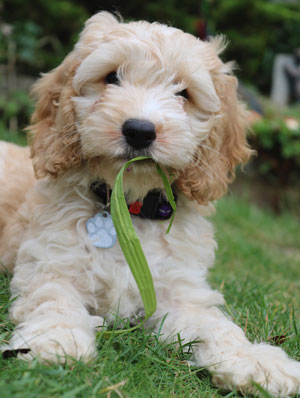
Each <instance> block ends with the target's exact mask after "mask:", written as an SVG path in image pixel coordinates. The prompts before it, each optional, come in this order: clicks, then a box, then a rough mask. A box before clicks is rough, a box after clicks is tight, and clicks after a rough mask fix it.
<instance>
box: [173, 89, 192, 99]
mask: <svg viewBox="0 0 300 398" xmlns="http://www.w3.org/2000/svg"><path fill="white" fill-rule="evenodd" d="M176 95H180V96H181V97H183V98H185V99H189V93H188V91H187V89H186V88H185V89H184V90H182V91H179V93H176Z"/></svg>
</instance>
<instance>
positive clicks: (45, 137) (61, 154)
mask: <svg viewBox="0 0 300 398" xmlns="http://www.w3.org/2000/svg"><path fill="white" fill-rule="evenodd" d="M116 24H118V20H117V19H116V18H115V17H114V16H113V15H112V14H110V13H108V12H100V13H98V14H96V15H94V16H93V17H91V18H90V19H88V20H87V21H86V23H85V28H84V29H83V31H82V32H81V34H80V40H79V42H78V43H77V44H76V46H75V49H74V51H73V52H72V53H70V54H69V55H68V56H67V57H66V59H65V60H64V62H63V63H62V64H61V65H60V66H58V67H57V68H56V69H54V70H53V71H52V72H50V73H47V74H46V75H44V76H43V77H42V78H41V79H40V80H39V81H38V82H37V83H36V84H35V86H34V87H33V94H34V95H35V96H36V97H37V104H36V108H35V112H34V113H33V116H32V119H31V125H30V126H29V128H28V130H29V142H30V143H31V156H32V158H33V167H34V170H35V174H36V177H38V178H40V177H44V176H46V175H51V176H53V177H56V176H57V175H58V174H60V173H62V172H64V171H65V170H68V169H69V168H71V167H76V166H79V165H80V164H81V161H82V154H81V144H80V137H79V135H78V134H77V131H76V121H75V111H74V106H73V103H72V100H71V98H72V97H73V96H77V95H78V93H76V92H75V90H74V89H73V87H72V79H73V77H74V75H75V72H76V69H77V68H78V66H79V64H80V62H81V61H82V59H83V58H85V57H86V56H87V55H88V54H89V53H90V52H91V51H93V49H95V48H97V47H98V46H99V42H100V41H101V38H102V37H103V35H104V34H105V32H106V31H109V30H110V29H113V27H114V25H116Z"/></svg>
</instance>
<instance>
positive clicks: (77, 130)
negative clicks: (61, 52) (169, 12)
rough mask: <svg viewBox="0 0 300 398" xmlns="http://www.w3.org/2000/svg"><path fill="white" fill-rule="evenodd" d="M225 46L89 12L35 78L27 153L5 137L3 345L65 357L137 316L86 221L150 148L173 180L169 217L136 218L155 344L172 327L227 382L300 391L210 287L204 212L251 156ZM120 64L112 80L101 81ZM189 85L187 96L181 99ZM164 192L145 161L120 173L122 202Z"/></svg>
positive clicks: (127, 286)
mask: <svg viewBox="0 0 300 398" xmlns="http://www.w3.org/2000/svg"><path fill="white" fill-rule="evenodd" d="M222 48H224V40H223V39H222V38H220V37H219V38H216V39H214V40H211V41H208V42H203V41H200V40H197V39H196V38H194V37H193V36H191V35H188V34H186V33H183V32H182V31H180V30H177V29H174V28H170V27H167V26H164V25H161V24H157V23H153V24H149V23H147V22H131V23H128V24H127V23H122V22H119V21H118V20H117V19H116V18H115V17H114V16H112V15H111V14H109V13H106V12H101V13H98V14H96V15H95V16H93V17H92V18H90V19H89V20H88V21H87V23H86V25H85V28H84V30H83V32H82V33H81V35H80V38H79V41H78V43H77V44H76V45H75V48H74V50H73V51H72V52H71V53H70V54H69V55H68V56H67V57H66V59H65V61H64V62H63V63H62V64H61V65H60V66H58V67H57V68H56V69H55V70H53V71H52V72H50V73H48V74H46V75H44V76H43V77H42V78H41V79H40V80H39V81H38V82H37V84H36V85H35V87H34V94H35V96H36V97H37V104H36V110H35V112H34V114H33V117H32V122H31V125H30V126H29V131H30V143H31V156H32V161H33V167H34V171H35V175H36V177H37V180H36V179H35V177H34V175H33V170H32V166H31V162H30V161H29V158H28V150H27V149H20V148H17V147H15V146H12V145H10V144H5V143H1V145H0V154H1V157H0V182H1V183H0V204H1V207H0V209H1V210H0V239H1V240H0V258H1V261H2V262H3V265H4V267H6V268H9V269H13V268H14V275H13V279H12V282H11V291H12V296H13V297H14V300H13V303H12V306H11V310H10V316H11V319H12V320H13V321H14V322H15V323H16V325H17V328H16V330H15V331H14V333H13V336H12V339H11V341H10V347H9V348H10V349H17V348H20V347H29V348H30V352H29V353H27V354H22V358H23V359H27V360H29V359H31V358H33V357H38V358H39V359H40V360H44V361H56V362H64V361H66V360H67V359H68V358H69V359H70V358H81V359H83V360H86V361H88V360H90V359H91V358H93V357H94V356H95V355H96V345H95V330H96V327H98V326H101V325H102V324H103V319H104V318H105V320H106V322H107V323H109V322H110V321H112V320H113V318H114V314H115V313H116V312H118V314H119V316H120V317H122V318H130V319H131V320H132V321H133V322H134V321H135V320H136V317H137V315H140V314H141V312H142V309H143V306H142V301H141V298H140V295H139V292H138V289H137V286H136V283H135V281H134V279H133V276H132V274H131V272H130V269H129V267H128V265H127V264H126V261H125V259H124V256H123V254H122V251H121V249H120V246H119V245H118V244H116V245H115V246H113V247H112V248H110V249H100V248H96V247H94V246H93V245H92V242H91V240H90V238H89V236H88V234H87V232H86V227H85V224H86V221H87V220H88V219H89V218H90V217H92V216H94V215H95V213H96V212H97V211H99V203H97V197H95V195H94V194H93V193H92V191H91V190H90V185H91V183H92V182H93V181H95V180H102V181H105V182H106V183H107V184H108V185H110V186H112V185H113V183H114V180H115V177H116V175H117V173H118V171H119V170H120V168H121V167H122V165H123V164H124V162H125V161H126V160H127V159H128V158H131V157H134V156H137V155H143V154H144V155H145V154H146V155H148V156H151V157H152V158H153V159H154V160H155V161H156V162H158V163H159V164H160V165H161V166H162V167H164V168H165V169H169V170H170V171H171V173H172V174H173V176H174V177H173V178H174V189H175V191H176V194H177V197H178V201H177V213H176V217H175V220H174V224H173V226H172V229H171V232H170V234H168V235H166V234H165V224H164V223H161V222H157V221H155V220H154V221H153V220H143V219H141V218H137V217H133V218H132V221H133V223H134V227H135V229H136V231H137V234H138V236H139V238H140V240H141V244H142V246H143V248H144V251H145V255H146V258H147V259H148V263H149V267H150V270H151V273H152V276H153V280H154V286H155V291H156V296H157V302H158V307H157V310H156V312H155V314H154V315H153V316H152V317H151V319H149V320H148V326H149V327H152V328H154V329H155V330H157V329H158V328H159V326H160V325H161V321H162V319H164V317H165V316H166V314H167V317H166V318H165V321H164V323H163V328H162V330H161V338H162V339H172V338H174V336H176V335H177V334H178V333H181V337H182V338H183V339H184V340H185V341H190V340H198V341H199V342H198V343H195V344H194V346H193V347H194V348H193V349H194V356H195V361H196V363H197V364H198V365H199V367H207V368H208V369H209V370H210V371H211V372H212V374H213V382H214V383H215V384H216V385H218V386H221V387H222V388H225V389H233V388H237V389H239V390H240V391H241V392H242V393H248V392H250V393H255V392H256V391H257V389H255V388H254V387H253V381H254V382H255V383H258V384H260V385H261V386H263V387H264V388H266V389H267V390H268V391H269V393H270V394H271V395H273V396H274V397H288V396H292V395H295V394H296V393H297V391H298V390H299V381H300V365H299V363H297V362H296V361H294V360H292V359H289V358H288V357H287V355H286V354H285V353H284V352H283V351H282V350H281V349H279V348H275V347H271V346H269V345H267V344H264V343H261V344H256V343H254V344H251V343H250V342H249V341H248V340H247V339H246V337H245V335H244V332H243V331H242V330H241V328H239V327H238V326H236V325H235V324H234V323H233V322H232V320H231V319H230V318H229V317H228V316H227V315H225V314H224V313H223V312H222V311H221V310H220V309H219V306H220V305H222V304H224V300H223V296H222V295H221V294H220V293H218V292H216V291H213V290H212V289H211V288H210V287H209V285H208V284H207V282H206V275H207V272H208V269H209V267H211V266H212V265H213V262H214V251H215V249H216V242H215V240H214V234H213V228H212V226H211V224H210V223H209V222H208V221H207V220H206V219H205V216H207V215H209V214H210V213H211V211H212V208H213V206H212V204H211V202H212V201H213V200H215V199H217V198H219V197H221V196H222V195H223V194H224V193H225V191H226V189H227V184H228V183H229V182H230V181H231V180H232V178H233V177H234V168H235V166H236V165H237V164H238V163H243V162H246V161H247V159H248V158H249V156H250V155H251V150H250V149H249V147H248V145H247V142H246V138H245V128H246V126H247V121H246V120H247V117H246V111H245V109H244V106H243V104H241V103H240V101H239V100H238V98H237V95H236V85H237V81H236V79H235V77H233V76H232V65H231V64H224V63H223V62H222V61H221V60H220V58H219V57H218V54H219V52H220V51H221V50H222ZM112 71H116V72H117V74H118V78H119V84H107V82H106V81H105V77H106V76H107V75H108V74H109V73H110V72H112ZM184 89H187V92H188V98H187V99H184V98H183V97H182V96H180V93H181V92H182V90H184ZM130 118H140V119H147V120H150V121H151V122H152V123H153V124H154V125H155V129H156V139H155V140H154V141H153V143H152V144H151V146H150V147H149V148H148V149H146V150H140V151H138V150H133V149H132V148H129V146H128V145H127V143H126V141H125V139H124V137H123V136H122V131H121V127H122V125H123V123H124V122H125V121H126V120H127V119H130ZM155 188H163V187H162V182H161V180H160V178H159V176H158V175H157V173H156V171H155V166H154V163H153V162H152V161H143V162H139V163H136V164H133V166H132V167H131V169H130V170H128V172H127V173H125V177H124V190H125V194H126V197H127V199H128V201H129V202H130V201H134V200H137V199H140V200H142V199H143V198H144V197H145V195H146V194H147V192H148V191H149V190H151V189H155Z"/></svg>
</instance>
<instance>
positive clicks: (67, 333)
mask: <svg viewBox="0 0 300 398" xmlns="http://www.w3.org/2000/svg"><path fill="white" fill-rule="evenodd" d="M93 318H98V317H93ZM99 319H100V317H99ZM98 323H99V322H96V320H95V326H96V325H97V326H98ZM7 351H10V352H11V353H12V355H14V354H15V355H17V356H18V358H21V359H24V360H27V361H29V360H32V359H33V358H38V359H39V360H40V361H42V362H57V363H65V362H67V361H70V360H72V359H75V360H83V361H85V362H87V361H89V360H90V359H92V358H93V357H94V356H95V355H96V344H95V335H94V332H93V329H87V328H68V327H65V326H63V325H55V326H52V327H50V328H48V329H44V330H43V329H41V330H38V329H37V328H30V327H28V328H20V329H17V330H16V331H15V333H14V335H13V337H12V339H11V341H10V345H9V347H8V350H7Z"/></svg>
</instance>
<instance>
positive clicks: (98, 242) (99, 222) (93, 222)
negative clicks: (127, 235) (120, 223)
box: [86, 211, 117, 249]
mask: <svg viewBox="0 0 300 398" xmlns="http://www.w3.org/2000/svg"><path fill="white" fill-rule="evenodd" d="M86 229H87V233H88V235H89V237H90V239H91V241H92V242H93V246H95V247H101V248H103V249H109V248H110V247H113V245H114V244H115V243H116V241H117V233H116V230H115V227H114V224H113V220H112V218H111V215H110V214H109V213H108V212H107V211H103V212H101V213H97V214H96V215H95V216H94V217H92V218H89V219H88V220H87V222H86Z"/></svg>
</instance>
